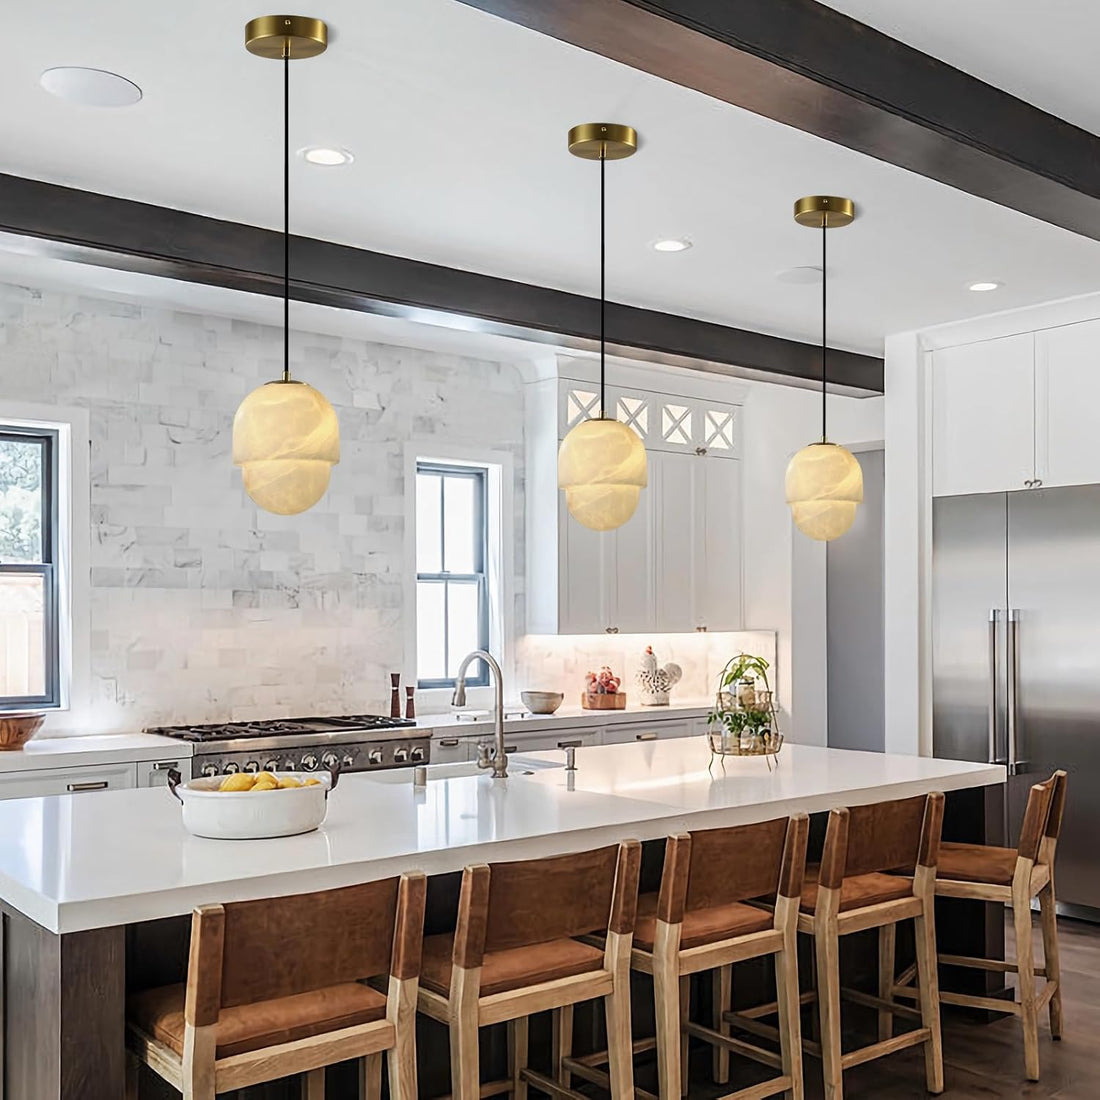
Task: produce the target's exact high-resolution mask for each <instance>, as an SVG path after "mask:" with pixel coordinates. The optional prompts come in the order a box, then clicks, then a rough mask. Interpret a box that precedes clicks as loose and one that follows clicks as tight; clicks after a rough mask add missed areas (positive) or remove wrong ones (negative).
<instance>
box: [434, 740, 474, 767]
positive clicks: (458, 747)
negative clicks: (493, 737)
mask: <svg viewBox="0 0 1100 1100" xmlns="http://www.w3.org/2000/svg"><path fill="white" fill-rule="evenodd" d="M470 747H471V743H470V738H468V737H438V738H436V737H433V738H432V745H431V762H432V763H433V764H461V763H464V762H465V761H467V760H471V759H473V757H471V755H470Z"/></svg>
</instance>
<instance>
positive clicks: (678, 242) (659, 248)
mask: <svg viewBox="0 0 1100 1100" xmlns="http://www.w3.org/2000/svg"><path fill="white" fill-rule="evenodd" d="M691 246H692V242H691V241H690V240H688V238H687V237H659V238H658V239H657V240H655V241H654V242H653V249H654V251H655V252H686V251H687V250H688V249H689V248H691Z"/></svg>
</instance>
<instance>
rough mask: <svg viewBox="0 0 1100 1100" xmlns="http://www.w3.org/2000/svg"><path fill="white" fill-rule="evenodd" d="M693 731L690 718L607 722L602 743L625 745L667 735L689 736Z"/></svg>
mask: <svg viewBox="0 0 1100 1100" xmlns="http://www.w3.org/2000/svg"><path fill="white" fill-rule="evenodd" d="M694 732H695V729H694V722H693V721H692V720H691V719H684V720H683V721H670V720H669V719H668V718H658V719H656V720H655V721H651V722H609V723H608V724H607V725H606V726H604V729H603V743H604V744H605V745H627V744H634V743H635V742H640V741H657V740H659V739H660V740H664V739H666V738H669V737H690V736H691V735H692V734H693V733H694Z"/></svg>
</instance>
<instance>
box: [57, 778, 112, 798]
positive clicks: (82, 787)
mask: <svg viewBox="0 0 1100 1100" xmlns="http://www.w3.org/2000/svg"><path fill="white" fill-rule="evenodd" d="M109 785H110V784H109V783H108V782H107V780H106V779H98V780H95V781H89V782H87V783H70V784H68V786H67V788H66V789H67V790H69V791H72V792H73V793H74V794H76V793H79V792H80V791H105V790H106V789H107V788H108V786H109Z"/></svg>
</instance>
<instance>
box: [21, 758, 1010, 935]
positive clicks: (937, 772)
mask: <svg viewBox="0 0 1100 1100" xmlns="http://www.w3.org/2000/svg"><path fill="white" fill-rule="evenodd" d="M532 759H533V760H534V759H538V760H539V761H540V762H552V763H555V764H560V763H561V762H562V759H563V754H562V753H546V754H537V755H533V756H532ZM708 759H709V753H708V750H707V742H706V739H705V738H702V737H693V738H683V739H676V740H668V741H660V740H658V741H653V742H645V743H641V744H638V743H631V744H627V745H613V746H603V747H597V748H587V749H581V750H578V751H577V766H578V770H577V771H576V772H575V773H567V772H566V771H565V770H564V769H563V768H560V767H552V768H546V767H542V768H538V769H536V770H533V771H532V772H531V773H530V774H521V773H522V772H523V771H524V770H525V769H524V768H523V758H522V757H520V758H513V759H512V760H511V761H510V765H509V766H510V768H511V769H512V771H513V775H511V776H510V777H509V778H508V779H505V780H493V779H492V778H490V777H489V776H488V775H485V774H481V775H469V774H463V772H464V771H465V772H468V771H469V766H468V765H457V766H454V768H453V770H452V771H450V772H448V771H447V768H446V767H443V768H439V769H435V774H437V775H439V774H442V775H453V776H454V778H437V779H432V780H430V781H429V783H428V785H427V788H426V789H422V790H419V791H418V790H414V789H413V786H412V783H411V776H410V777H409V781H408V782H403V781H401V779H400V778H397V779H395V778H394V776H393V775H392V774H389V773H380V774H379V775H378V776H377V777H374V776H372V775H371V774H370V773H359V774H349V775H346V776H344V777H342V778H341V780H340V785H339V787H338V788H337V789H336V791H334V792H333V794H332V797H331V799H330V803H329V812H328V817H327V819H326V821H325V823H324V824H323V825H322V826H321V828H320V829H318V830H317V831H316V832H313V833H308V834H305V835H302V836H297V837H287V838H282V839H278V840H254V841H218V840H206V839H202V838H199V837H193V836H190V835H189V834H188V833H186V832H185V831H184V828H183V825H182V823H181V819H180V807H179V804H178V803H177V802H176V801H175V800H174V799H173V798H172V796H171V794H170V793H169V792H168V791H167V790H165V789H164V788H152V789H140V790H126V791H112V792H104V793H102V794H96V795H94V796H88V795H75V796H74V795H58V796H51V797H48V798H23V799H11V800H8V801H2V802H0V837H3V838H4V839H3V843H2V844H0V900H2V901H3V902H4V903H6V904H7V905H9V906H11V907H12V908H14V909H16V910H18V911H20V912H22V913H24V914H26V915H27V916H29V917H30V918H31V919H33V920H35V921H37V922H38V923H39V924H41V925H43V926H44V927H46V928H48V929H50V930H51V931H54V932H74V931H80V930H83V929H88V928H96V927H106V926H110V925H118V924H128V923H131V922H134V921H140V920H147V919H152V918H156V917H164V916H171V915H175V914H182V913H187V912H189V911H190V910H191V909H192V908H193V907H194V906H195V905H200V904H206V903H211V902H218V901H235V900H241V899H249V898H262V897H271V896H274V895H280V894H292V893H299V892H306V891H311V890H324V889H332V888H335V887H339V886H346V885H349V884H352V883H356V882H364V881H369V880H372V879H378V878H385V877H388V876H390V875H393V874H396V873H398V872H400V871H403V870H407V869H413V868H418V869H421V870H423V871H425V872H427V873H428V874H438V873H442V872H446V871H456V870H459V869H461V868H462V867H463V866H465V865H466V864H467V863H471V862H481V861H491V860H510V859H524V858H532V857H540V856H546V855H552V854H557V853H565V852H573V851H582V850H584V849H587V848H593V847H597V846H599V845H602V844H608V843H612V842H614V841H617V840H621V839H624V838H627V837H637V838H639V839H642V840H649V839H656V838H659V837H663V836H667V835H668V834H669V833H673V832H678V831H681V830H685V829H694V828H707V827H712V826H716V825H723V824H726V825H735V824H741V823H745V822H753V821H765V820H768V819H770V818H772V817H777V816H781V815H784V814H787V813H790V812H792V811H794V810H804V811H807V812H811V813H812V812H815V811H819V810H827V809H829V808H831V807H833V806H839V805H854V804H860V803H868V802H875V801H880V800H883V799H888V798H902V797H906V796H909V795H913V794H919V793H924V792H927V791H932V790H943V791H948V790H956V789H960V788H964V787H979V786H987V785H990V784H997V783H1002V782H1004V778H1005V771H1004V768H1002V767H999V766H996V765H987V764H969V763H960V762H956V761H950V760H934V759H928V758H921V757H907V756H895V755H882V754H877V753H863V752H850V751H844V750H840V749H818V748H810V747H806V746H801V745H788V746H785V747H784V750H783V752H782V754H781V756H780V758H779V761H778V766H777V767H776V768H775V770H773V771H769V770H768V767H767V764H766V762H765V761H764V760H763V759H731V760H729V761H728V762H727V764H726V768H725V770H723V769H722V768H721V767H720V766H718V765H717V764H716V765H715V768H714V770H713V771H710V772H708V770H707V762H708Z"/></svg>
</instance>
